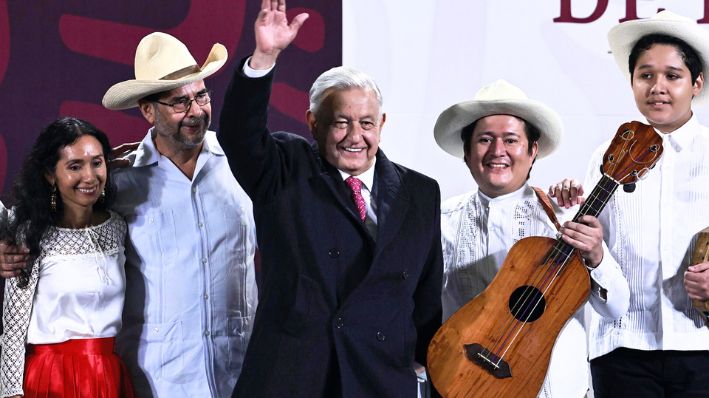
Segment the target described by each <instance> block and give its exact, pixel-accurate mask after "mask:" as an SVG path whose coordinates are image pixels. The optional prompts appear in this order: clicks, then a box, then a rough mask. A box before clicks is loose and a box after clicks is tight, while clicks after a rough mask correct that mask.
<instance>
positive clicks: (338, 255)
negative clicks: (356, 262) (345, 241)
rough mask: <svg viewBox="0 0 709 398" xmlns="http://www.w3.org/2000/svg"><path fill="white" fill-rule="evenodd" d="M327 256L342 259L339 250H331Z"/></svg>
mask: <svg viewBox="0 0 709 398" xmlns="http://www.w3.org/2000/svg"><path fill="white" fill-rule="evenodd" d="M327 255H328V256H330V258H338V257H340V251H339V250H337V249H330V251H328V252H327Z"/></svg>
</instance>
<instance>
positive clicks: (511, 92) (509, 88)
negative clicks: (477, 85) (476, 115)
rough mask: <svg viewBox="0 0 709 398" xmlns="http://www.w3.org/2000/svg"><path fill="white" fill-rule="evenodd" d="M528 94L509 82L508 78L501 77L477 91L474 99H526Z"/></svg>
mask: <svg viewBox="0 0 709 398" xmlns="http://www.w3.org/2000/svg"><path fill="white" fill-rule="evenodd" d="M525 99H527V95H526V94H525V93H524V92H523V91H522V90H521V89H519V88H518V87H517V86H514V85H512V84H510V83H508V82H507V81H506V80H503V79H499V80H497V81H495V82H494V83H491V84H488V85H487V86H485V87H483V88H481V89H480V90H478V92H477V93H475V99H474V101H503V100H505V101H509V100H525Z"/></svg>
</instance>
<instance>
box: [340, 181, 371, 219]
mask: <svg viewBox="0 0 709 398" xmlns="http://www.w3.org/2000/svg"><path fill="white" fill-rule="evenodd" d="M345 183H347V186H348V187H350V190H351V191H352V200H354V203H355V206H357V211H358V212H359V219H360V220H362V221H364V219H365V218H367V205H366V204H365V203H364V198H363V197H362V180H360V179H359V178H355V177H352V176H350V177H347V179H345Z"/></svg>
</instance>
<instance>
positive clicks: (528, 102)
mask: <svg viewBox="0 0 709 398" xmlns="http://www.w3.org/2000/svg"><path fill="white" fill-rule="evenodd" d="M492 115H511V116H516V117H518V118H520V119H523V120H524V121H525V122H527V123H530V124H532V125H534V126H535V127H536V128H537V129H539V131H540V133H541V136H540V137H539V141H537V145H538V151H537V158H543V157H545V156H547V155H549V154H550V153H552V152H553V151H554V150H555V149H556V147H557V146H559V143H560V142H561V134H562V131H563V128H564V127H563V123H562V122H561V117H560V116H559V114H557V113H556V112H554V110H552V109H551V108H549V107H548V106H546V105H544V104H542V103H541V102H539V101H535V100H532V99H529V98H527V95H526V94H525V93H524V92H523V91H522V90H520V89H519V88H517V87H516V86H514V85H512V84H510V83H508V82H506V81H505V80H498V81H496V82H494V83H492V84H489V85H487V86H485V87H483V88H481V89H480V91H478V92H477V93H476V94H475V98H474V99H473V100H472V101H465V102H461V103H458V104H455V105H453V106H451V107H450V108H448V109H446V110H445V111H443V113H441V115H440V116H438V120H437V121H436V126H435V127H434V128H433V136H434V137H435V139H436V143H438V146H440V147H441V148H442V149H443V150H444V151H446V152H448V153H449V154H451V155H453V156H455V157H457V158H462V157H463V154H464V151H463V139H462V138H461V136H460V135H461V132H462V130H463V127H466V126H468V125H470V124H472V123H473V122H474V121H476V120H478V119H480V118H483V117H486V116H492Z"/></svg>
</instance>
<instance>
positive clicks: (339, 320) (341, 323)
mask: <svg viewBox="0 0 709 398" xmlns="http://www.w3.org/2000/svg"><path fill="white" fill-rule="evenodd" d="M335 326H337V328H338V329H339V328H341V327H343V326H345V321H344V320H343V319H342V317H339V316H338V317H337V319H335Z"/></svg>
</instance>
